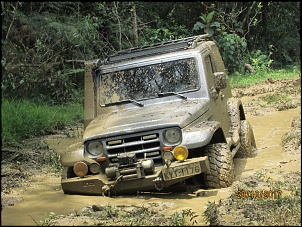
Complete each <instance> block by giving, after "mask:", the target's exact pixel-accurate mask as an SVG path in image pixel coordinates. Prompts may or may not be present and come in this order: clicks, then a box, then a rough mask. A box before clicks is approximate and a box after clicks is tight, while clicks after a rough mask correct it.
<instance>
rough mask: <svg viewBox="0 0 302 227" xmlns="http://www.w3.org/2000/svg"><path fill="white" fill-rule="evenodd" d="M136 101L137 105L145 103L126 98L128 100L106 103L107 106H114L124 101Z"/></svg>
mask: <svg viewBox="0 0 302 227" xmlns="http://www.w3.org/2000/svg"><path fill="white" fill-rule="evenodd" d="M130 102H131V103H135V104H136V105H138V106H144V104H142V103H140V102H138V101H136V100H133V99H126V100H121V101H118V102H113V103H106V104H105V106H114V105H118V104H122V103H130Z"/></svg>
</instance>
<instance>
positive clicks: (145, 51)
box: [105, 34, 208, 64]
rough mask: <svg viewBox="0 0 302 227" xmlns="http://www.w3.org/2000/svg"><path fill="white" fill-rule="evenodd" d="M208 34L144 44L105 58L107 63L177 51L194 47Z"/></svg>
mask: <svg viewBox="0 0 302 227" xmlns="http://www.w3.org/2000/svg"><path fill="white" fill-rule="evenodd" d="M207 37H208V35H207V34H204V35H198V36H192V37H187V38H183V39H178V40H172V41H167V42H161V43H157V44H151V45H144V46H141V47H134V48H130V49H126V50H122V51H119V52H116V53H114V54H112V55H110V56H108V57H107V58H106V60H105V64H110V63H115V62H120V61H124V60H130V59H135V58H140V57H145V56H150V55H158V54H163V53H169V52H175V51H180V50H186V49H194V48H195V47H196V46H197V43H198V42H201V41H205V40H206V39H205V38H207Z"/></svg>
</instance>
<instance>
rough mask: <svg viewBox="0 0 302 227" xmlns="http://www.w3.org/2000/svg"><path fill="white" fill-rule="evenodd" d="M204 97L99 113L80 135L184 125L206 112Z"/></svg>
mask: <svg viewBox="0 0 302 227" xmlns="http://www.w3.org/2000/svg"><path fill="white" fill-rule="evenodd" d="M208 115H209V103H208V100H205V99H201V100H194V101H190V100H181V101H177V102H165V103H158V104H152V105H146V106H143V107H134V108H131V109H122V110H115V111H113V112H110V113H103V114H100V115H99V116H97V117H96V118H95V119H94V120H93V121H91V122H90V123H89V124H88V125H87V127H86V129H85V131H84V134H83V139H84V140H85V141H86V140H90V139H96V138H107V137H112V136H117V135H121V134H125V133H126V134H128V133H134V132H139V131H142V130H144V131H147V130H154V129H158V128H165V127H171V126H179V127H180V128H184V127H185V126H187V125H188V124H190V123H191V122H193V121H194V120H195V119H197V118H198V117H200V116H204V117H205V118H208V117H209V116H208Z"/></svg>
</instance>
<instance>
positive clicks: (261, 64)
mask: <svg viewBox="0 0 302 227" xmlns="http://www.w3.org/2000/svg"><path fill="white" fill-rule="evenodd" d="M271 54H272V52H270V53H269V54H266V53H263V52H262V51H261V50H253V51H251V52H249V53H248V58H249V59H250V61H251V62H252V66H253V67H254V69H255V70H256V71H262V72H263V71H267V70H269V69H270V66H271V64H272V62H273V60H272V59H270V56H271Z"/></svg>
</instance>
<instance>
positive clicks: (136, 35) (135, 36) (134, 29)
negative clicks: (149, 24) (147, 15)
mask: <svg viewBox="0 0 302 227" xmlns="http://www.w3.org/2000/svg"><path fill="white" fill-rule="evenodd" d="M132 9H133V12H132V13H133V36H134V46H138V33H137V21H136V10H135V5H134V6H133V8H132Z"/></svg>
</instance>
